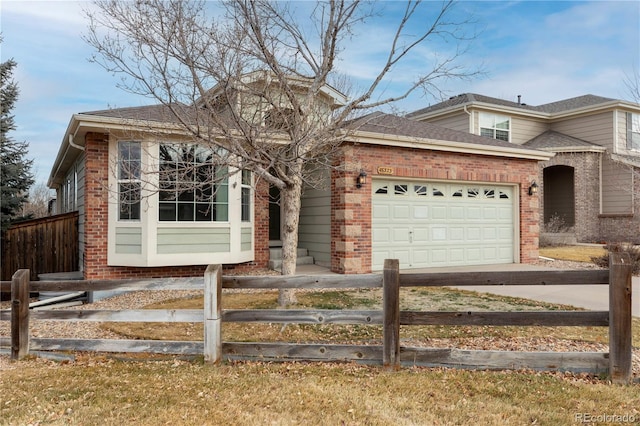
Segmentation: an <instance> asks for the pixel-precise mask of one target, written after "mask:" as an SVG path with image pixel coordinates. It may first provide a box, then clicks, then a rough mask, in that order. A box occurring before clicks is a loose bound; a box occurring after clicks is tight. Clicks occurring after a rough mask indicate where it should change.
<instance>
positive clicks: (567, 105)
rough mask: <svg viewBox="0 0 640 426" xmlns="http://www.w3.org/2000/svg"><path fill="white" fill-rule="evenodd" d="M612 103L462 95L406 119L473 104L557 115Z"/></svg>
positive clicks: (596, 99)
mask: <svg viewBox="0 0 640 426" xmlns="http://www.w3.org/2000/svg"><path fill="white" fill-rule="evenodd" d="M612 101H615V99H611V98H604V97H602V96H595V95H583V96H578V97H575V98H570V99H564V100H562V101H557V102H551V103H548V104H543V105H538V106H535V105H527V104H524V103H518V102H512V101H507V100H505V99H499V98H492V97H490V96H484V95H478V94H476V93H463V94H461V95H458V96H453V97H451V98H449V99H447V100H446V101H443V102H440V103H437V104H435V105H431V106H428V107H426V108H422V109H419V110H417V111H414V112H412V113H409V114H407V117H415V116H418V115H422V114H426V113H429V112H434V111H440V110H444V109H447V108H452V107H455V106H457V105H464V104H473V103H487V104H492V105H497V106H505V107H511V108H518V109H522V110H523V111H535V112H544V113H558V112H563V111H571V110H574V109H578V108H584V107H589V106H595V105H599V104H604V103H607V102H612Z"/></svg>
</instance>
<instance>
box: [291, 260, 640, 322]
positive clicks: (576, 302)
mask: <svg viewBox="0 0 640 426" xmlns="http://www.w3.org/2000/svg"><path fill="white" fill-rule="evenodd" d="M551 269H553V268H546V267H544V266H539V265H525V264H517V263H513V264H504V265H480V266H477V265H476V266H468V267H448V268H426V269H412V270H411V271H406V272H411V273H421V272H425V273H428V272H465V271H467V272H472V271H476V272H477V271H523V270H526V271H536V270H538V271H544V270H551ZM401 273H402V271H401ZM296 274H297V275H317V274H331V272H330V271H329V270H328V269H326V268H322V267H320V266H317V265H304V266H302V265H301V266H298V268H297V270H296ZM632 285H633V288H632V289H631V297H632V300H631V310H632V314H633V316H634V317H640V277H633V284H632ZM454 288H460V289H462V290H470V291H478V292H481V293H490V294H497V295H501V296H511V297H522V298H525V299H531V300H539V301H541V302H548V303H559V304H563V305H571V306H575V307H577V308H584V309H589V310H593V311H608V310H609V287H608V286H606V285H584V286H576V285H556V286H544V285H532V286H472V287H471V286H465V287H454Z"/></svg>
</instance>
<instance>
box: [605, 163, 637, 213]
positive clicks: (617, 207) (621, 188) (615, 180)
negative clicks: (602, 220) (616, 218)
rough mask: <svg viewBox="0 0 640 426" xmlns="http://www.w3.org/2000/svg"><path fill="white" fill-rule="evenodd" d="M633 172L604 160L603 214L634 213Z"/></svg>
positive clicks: (618, 164)
mask: <svg viewBox="0 0 640 426" xmlns="http://www.w3.org/2000/svg"><path fill="white" fill-rule="evenodd" d="M632 189H633V172H632V170H631V169H630V168H629V167H627V166H625V165H623V164H620V163H616V162H613V161H611V160H607V159H605V160H603V164H602V213H603V214H629V213H633V191H632Z"/></svg>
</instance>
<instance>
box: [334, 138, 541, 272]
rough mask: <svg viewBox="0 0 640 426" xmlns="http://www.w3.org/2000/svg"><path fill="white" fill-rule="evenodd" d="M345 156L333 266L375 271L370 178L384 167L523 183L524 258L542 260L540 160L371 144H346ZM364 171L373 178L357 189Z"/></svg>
mask: <svg viewBox="0 0 640 426" xmlns="http://www.w3.org/2000/svg"><path fill="white" fill-rule="evenodd" d="M341 160H342V161H341V164H343V165H344V167H343V169H344V170H334V171H333V173H332V179H331V181H332V182H331V193H332V196H331V207H332V216H331V252H332V255H331V269H332V271H334V272H338V273H345V274H355V273H368V272H370V271H371V207H372V204H371V203H372V200H371V191H370V179H372V178H374V177H375V176H376V175H377V170H378V167H380V166H384V167H391V168H393V170H394V175H393V176H394V177H404V178H411V179H445V180H454V181H467V182H474V181H477V182H489V183H504V184H516V185H518V187H519V188H520V205H519V214H520V217H519V222H520V262H522V263H530V262H533V261H535V260H537V259H538V236H539V222H540V218H539V211H540V210H539V197H538V196H530V195H529V194H528V188H529V185H530V184H531V182H532V181H534V180H538V179H539V178H538V164H537V162H536V161H533V160H521V159H511V158H502V157H491V156H480V155H471V154H458V153H449V152H441V151H428V150H419V149H411V148H396V147H388V146H372V145H350V146H346V147H344V149H343V157H342V159H341ZM360 170H364V171H365V172H366V173H367V175H368V179H369V182H368V183H367V186H366V187H365V188H361V189H358V188H356V186H355V181H356V177H357V175H358V174H359V172H360ZM385 177H388V176H386V175H385Z"/></svg>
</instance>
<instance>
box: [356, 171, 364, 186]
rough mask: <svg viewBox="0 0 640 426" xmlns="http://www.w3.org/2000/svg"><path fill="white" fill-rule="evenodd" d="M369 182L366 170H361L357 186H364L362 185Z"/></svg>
mask: <svg viewBox="0 0 640 426" xmlns="http://www.w3.org/2000/svg"><path fill="white" fill-rule="evenodd" d="M366 183H367V174H366V173H365V172H364V170H360V174H359V175H358V177H357V178H356V188H362V185H364V184H366Z"/></svg>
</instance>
